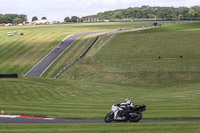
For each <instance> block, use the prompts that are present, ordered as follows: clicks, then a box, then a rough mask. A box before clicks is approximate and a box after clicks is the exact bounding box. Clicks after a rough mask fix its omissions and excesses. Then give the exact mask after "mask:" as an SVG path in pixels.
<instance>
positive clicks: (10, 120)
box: [0, 118, 200, 124]
mask: <svg viewBox="0 0 200 133" xmlns="http://www.w3.org/2000/svg"><path fill="white" fill-rule="evenodd" d="M157 122H159V123H160V122H200V120H141V121H139V123H157ZM8 123H10V124H14V123H105V122H104V121H103V120H55V119H53V120H52V119H49V120H48V119H45V120H44V119H25V118H0V124H8ZM113 123H119V122H113Z"/></svg>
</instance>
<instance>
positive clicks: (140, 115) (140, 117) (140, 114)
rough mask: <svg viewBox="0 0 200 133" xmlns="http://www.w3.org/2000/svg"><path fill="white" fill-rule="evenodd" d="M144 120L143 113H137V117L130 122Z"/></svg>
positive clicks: (131, 118) (130, 119)
mask: <svg viewBox="0 0 200 133" xmlns="http://www.w3.org/2000/svg"><path fill="white" fill-rule="evenodd" d="M141 119H142V113H141V112H135V116H134V117H130V118H129V121H130V122H138V121H140V120H141Z"/></svg>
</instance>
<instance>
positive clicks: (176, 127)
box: [0, 123, 200, 133]
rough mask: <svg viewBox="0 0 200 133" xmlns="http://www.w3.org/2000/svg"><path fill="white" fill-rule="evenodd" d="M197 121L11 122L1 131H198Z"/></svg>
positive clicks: (59, 132) (114, 132)
mask: <svg viewBox="0 0 200 133" xmlns="http://www.w3.org/2000/svg"><path fill="white" fill-rule="evenodd" d="M199 131H200V127H199V124H198V123H124V124H123V123H115V124H103V123H102V124H12V125H5V124H3V125H0V132H1V133H19V132H20V133H27V132H29V133H71V132H73V133H94V132H95V133H122V132H126V133H133V132H137V133H189V132H190V133H199Z"/></svg>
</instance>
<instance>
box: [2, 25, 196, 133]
mask: <svg viewBox="0 0 200 133" xmlns="http://www.w3.org/2000/svg"><path fill="white" fill-rule="evenodd" d="M141 25H143V24H139V23H136V24H134V27H140V26H141ZM132 26H133V24H130V23H129V24H128V23H127V24H124V23H120V24H119V23H115V24H113V23H111V24H89V25H88V24H85V25H56V26H38V27H37V26H33V27H32V26H31V27H23V28H22V29H23V30H20V27H3V28H2V30H1V31H0V35H1V37H0V40H1V41H0V54H1V58H0V60H1V65H0V73H19V74H21V75H22V74H24V73H25V72H26V71H28V69H29V68H31V67H32V66H33V65H34V64H35V63H36V62H37V61H38V60H39V59H41V58H42V56H44V55H45V54H46V53H47V52H48V51H50V50H51V48H53V47H55V45H56V44H57V43H58V42H59V41H60V40H62V39H63V38H64V37H65V36H66V35H68V34H72V33H75V32H83V31H93V30H94V31H95V30H105V29H117V28H118V27H122V28H129V27H132ZM45 28H46V29H45ZM199 29H200V23H192V24H179V25H171V26H164V27H159V28H154V29H149V30H145V31H140V32H129V33H121V34H120V35H111V36H105V37H102V38H100V40H99V41H98V42H97V43H96V44H95V45H94V46H93V47H92V49H91V50H90V51H89V53H88V54H87V55H86V56H85V57H84V58H83V59H82V60H80V61H79V62H77V63H76V64H75V65H74V66H72V67H71V68H70V69H68V70H67V71H66V72H65V73H63V74H62V75H61V76H60V77H59V78H58V79H51V78H49V77H52V76H53V75H54V74H55V73H56V72H57V71H59V70H60V69H62V67H63V66H65V65H66V64H67V63H68V62H70V61H71V60H72V59H74V58H76V57H77V56H78V55H79V54H80V53H81V51H82V50H83V49H84V48H85V47H87V46H88V43H90V42H91V41H92V40H93V38H94V37H95V36H93V35H92V36H86V37H83V38H81V39H80V40H79V41H77V42H76V43H74V45H73V46H72V47H71V48H70V49H69V50H67V51H66V52H65V53H64V54H63V55H62V56H61V58H59V59H58V61H56V62H55V64H54V65H53V66H52V67H50V69H49V70H48V71H47V72H46V73H45V75H44V77H42V78H22V77H21V78H19V79H0V110H2V109H4V110H5V114H14V115H17V114H20V115H30V116H46V117H54V118H61V119H93V120H94V119H95V120H96V119H99V120H103V118H104V116H105V115H106V114H107V113H108V112H110V108H111V105H113V104H116V103H120V102H123V100H124V99H125V98H131V99H132V101H133V102H134V103H135V104H146V105H147V110H146V111H145V112H144V113H143V119H146V120H148V119H149V120H152V119H159V120H160V119H174V120H180V119H182V120H186V119H200V114H199V110H200V106H199V100H200V90H199V87H200V82H199V81H200V78H199V74H200V73H199V49H198V48H199V45H198V43H199V38H198V35H199V32H200V30H199ZM9 30H12V31H14V30H19V31H21V32H24V33H25V36H24V37H21V36H14V37H11V38H9V37H7V36H6V33H7V32H8V31H9ZM54 36H56V38H54ZM102 46H104V48H102ZM43 47H44V48H43ZM6 50H7V51H6ZM20 50H21V52H19V51H20ZM18 52H19V53H18ZM2 53H4V54H2ZM74 53H75V54H74ZM14 55H15V56H14ZM180 55H182V56H183V58H182V59H180ZM158 56H161V59H158ZM166 68H167V69H166ZM188 125H189V126H188ZM75 127H79V128H75ZM133 130H134V131H135V132H140V133H145V132H150V133H155V132H166V133H167V132H178V133H179V132H181V133H182V132H185V133H187V132H194V133H195V132H198V131H199V123H198V122H196V123H137V124H135V123H122V124H119V123H117V124H109V125H107V124H103V123H101V124H30V125H29V124H28V125H27V124H26V125H25V124H14V125H7V124H3V125H0V132H8V133H9V132H30V131H32V132H38V131H39V132H66V131H74V132H94V131H95V132H124V131H126V132H132V131H133Z"/></svg>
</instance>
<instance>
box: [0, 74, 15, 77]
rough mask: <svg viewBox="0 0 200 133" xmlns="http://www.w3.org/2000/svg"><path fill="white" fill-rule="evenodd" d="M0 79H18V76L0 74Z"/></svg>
mask: <svg viewBox="0 0 200 133" xmlns="http://www.w3.org/2000/svg"><path fill="white" fill-rule="evenodd" d="M0 78H18V74H0Z"/></svg>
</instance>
